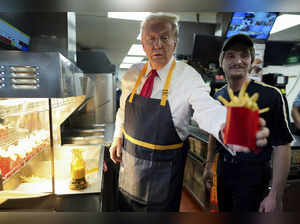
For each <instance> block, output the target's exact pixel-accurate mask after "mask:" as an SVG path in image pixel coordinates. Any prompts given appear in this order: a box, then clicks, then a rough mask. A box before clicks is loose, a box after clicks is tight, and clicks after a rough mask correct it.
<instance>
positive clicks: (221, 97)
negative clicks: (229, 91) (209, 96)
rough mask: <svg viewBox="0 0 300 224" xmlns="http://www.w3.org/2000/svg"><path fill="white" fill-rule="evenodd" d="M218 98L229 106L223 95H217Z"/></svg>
mask: <svg viewBox="0 0 300 224" xmlns="http://www.w3.org/2000/svg"><path fill="white" fill-rule="evenodd" d="M218 99H219V100H220V101H221V102H222V103H223V104H224V105H225V106H227V107H228V106H229V102H228V101H227V100H226V99H225V98H224V97H223V96H218Z"/></svg>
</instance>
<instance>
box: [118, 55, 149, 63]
mask: <svg viewBox="0 0 300 224" xmlns="http://www.w3.org/2000/svg"><path fill="white" fill-rule="evenodd" d="M143 59H144V57H131V56H126V57H125V58H124V59H123V61H122V63H131V64H133V63H138V62H141V61H142V60H143Z"/></svg>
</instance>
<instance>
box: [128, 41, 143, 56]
mask: <svg viewBox="0 0 300 224" xmlns="http://www.w3.org/2000/svg"><path fill="white" fill-rule="evenodd" d="M128 55H142V56H146V53H145V51H144V49H143V46H142V45H141V44H133V45H131V47H130V49H129V51H128Z"/></svg>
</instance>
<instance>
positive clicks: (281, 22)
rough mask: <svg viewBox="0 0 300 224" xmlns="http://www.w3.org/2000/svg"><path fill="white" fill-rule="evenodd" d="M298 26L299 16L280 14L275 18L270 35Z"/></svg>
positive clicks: (299, 22)
mask: <svg viewBox="0 0 300 224" xmlns="http://www.w3.org/2000/svg"><path fill="white" fill-rule="evenodd" d="M299 24H300V15H293V14H282V15H280V16H278V17H277V19H276V20H275V23H274V25H273V28H272V30H271V32H270V33H271V34H273V33H277V32H279V31H282V30H285V29H288V28H290V27H293V26H296V25H299Z"/></svg>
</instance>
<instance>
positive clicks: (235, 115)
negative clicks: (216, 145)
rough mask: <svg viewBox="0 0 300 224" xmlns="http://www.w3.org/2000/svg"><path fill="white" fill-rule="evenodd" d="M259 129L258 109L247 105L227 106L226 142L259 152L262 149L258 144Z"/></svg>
mask: <svg viewBox="0 0 300 224" xmlns="http://www.w3.org/2000/svg"><path fill="white" fill-rule="evenodd" d="M258 129H259V114H258V111H252V110H250V109H248V108H246V107H227V117H226V124H225V128H224V144H232V145H240V146H245V147H248V148H250V149H251V150H252V151H254V152H259V151H260V149H259V148H257V146H256V132H257V131H258Z"/></svg>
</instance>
